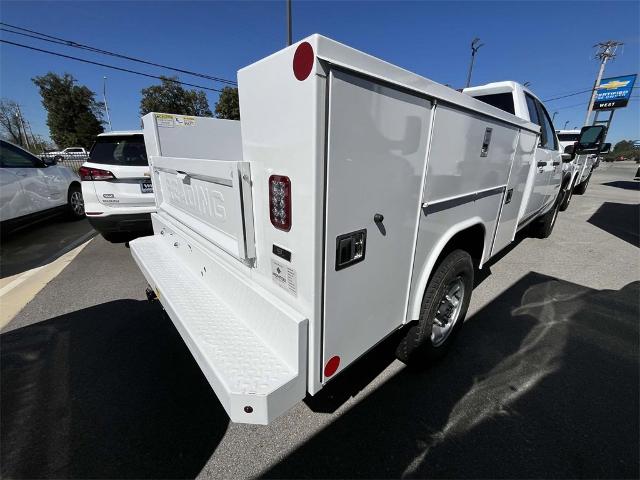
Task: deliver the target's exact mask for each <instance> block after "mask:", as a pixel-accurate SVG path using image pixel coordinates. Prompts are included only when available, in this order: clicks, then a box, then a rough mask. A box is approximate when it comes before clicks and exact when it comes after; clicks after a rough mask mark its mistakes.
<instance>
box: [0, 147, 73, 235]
mask: <svg viewBox="0 0 640 480" xmlns="http://www.w3.org/2000/svg"><path fill="white" fill-rule="evenodd" d="M61 212H63V213H64V212H66V213H67V214H68V215H69V216H70V217H72V218H83V217H84V202H83V199H82V191H81V188H80V178H79V177H78V175H76V174H75V173H74V172H72V171H71V170H70V169H69V168H67V167H65V166H63V165H57V164H56V162H55V161H54V160H53V159H51V160H42V159H40V158H38V157H36V156H35V155H33V154H31V153H29V152H28V151H26V150H24V149H23V148H21V147H19V146H17V145H14V144H12V143H10V142H7V141H4V140H0V221H1V222H2V229H3V230H5V231H6V230H10V229H12V228H13V227H15V226H17V225H18V224H24V223H28V222H30V221H32V220H36V219H39V218H41V217H45V216H49V215H52V214H58V213H61Z"/></svg>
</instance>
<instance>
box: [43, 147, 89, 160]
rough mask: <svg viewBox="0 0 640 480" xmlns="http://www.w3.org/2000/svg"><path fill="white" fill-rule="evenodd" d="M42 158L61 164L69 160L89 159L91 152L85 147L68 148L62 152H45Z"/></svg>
mask: <svg viewBox="0 0 640 480" xmlns="http://www.w3.org/2000/svg"><path fill="white" fill-rule="evenodd" d="M40 156H41V157H44V158H53V159H54V160H55V161H56V162H61V161H63V160H68V159H83V160H86V159H87V158H89V152H88V151H87V150H85V149H84V148H83V147H68V148H65V149H64V150H60V151H50V152H45V153H43V154H42V155H40Z"/></svg>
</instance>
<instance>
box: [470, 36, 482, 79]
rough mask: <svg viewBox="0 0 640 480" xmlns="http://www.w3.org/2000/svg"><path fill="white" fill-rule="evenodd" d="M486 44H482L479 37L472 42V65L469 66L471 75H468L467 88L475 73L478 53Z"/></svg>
mask: <svg viewBox="0 0 640 480" xmlns="http://www.w3.org/2000/svg"><path fill="white" fill-rule="evenodd" d="M483 45H484V43H480V39H479V38H478V37H476V38H474V39H473V40H472V41H471V63H470V64H469V75H467V88H469V85H471V72H473V62H474V61H475V59H476V53H478V50H480V47H482V46H483Z"/></svg>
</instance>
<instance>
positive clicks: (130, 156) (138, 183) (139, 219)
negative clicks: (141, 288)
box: [79, 131, 156, 242]
mask: <svg viewBox="0 0 640 480" xmlns="http://www.w3.org/2000/svg"><path fill="white" fill-rule="evenodd" d="M79 173H80V178H81V179H82V193H83V195H84V201H85V211H86V215H87V218H88V219H89V223H91V225H92V226H93V228H95V229H96V230H97V231H98V232H100V233H101V234H102V236H103V237H104V238H105V239H106V240H108V241H110V242H126V241H129V240H132V239H134V238H136V237H138V236H141V235H147V234H151V233H152V227H151V217H150V215H149V214H150V213H151V212H154V211H155V210H156V208H155V198H154V196H153V186H152V184H151V174H150V172H149V162H148V160H147V152H146V150H145V147H144V138H143V136H142V132H141V131H120V132H108V133H101V134H100V135H98V136H97V137H96V141H95V143H94V145H93V147H92V148H91V152H90V153H89V159H88V161H87V162H85V163H84V164H83V165H82V167H80V170H79Z"/></svg>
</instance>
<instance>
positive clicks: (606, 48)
mask: <svg viewBox="0 0 640 480" xmlns="http://www.w3.org/2000/svg"><path fill="white" fill-rule="evenodd" d="M620 45H623V43H622V42H616V41H614V40H608V41H606V42H600V43H597V44H595V45H594V47H598V53H596V58H597V59H599V60H600V70H598V76H597V77H596V81H595V83H594V84H593V89H592V90H591V100H589V108H587V116H586V118H585V119H584V124H585V126H586V125H589V117H590V116H591V112H592V111H593V104H594V102H595V100H596V89H597V88H598V86H599V85H600V80H602V75H603V74H604V66H605V65H606V64H607V62H608V61H609V59H610V58H611V59H614V58H615V57H616V50H617V49H618V47H619V46H620Z"/></svg>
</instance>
